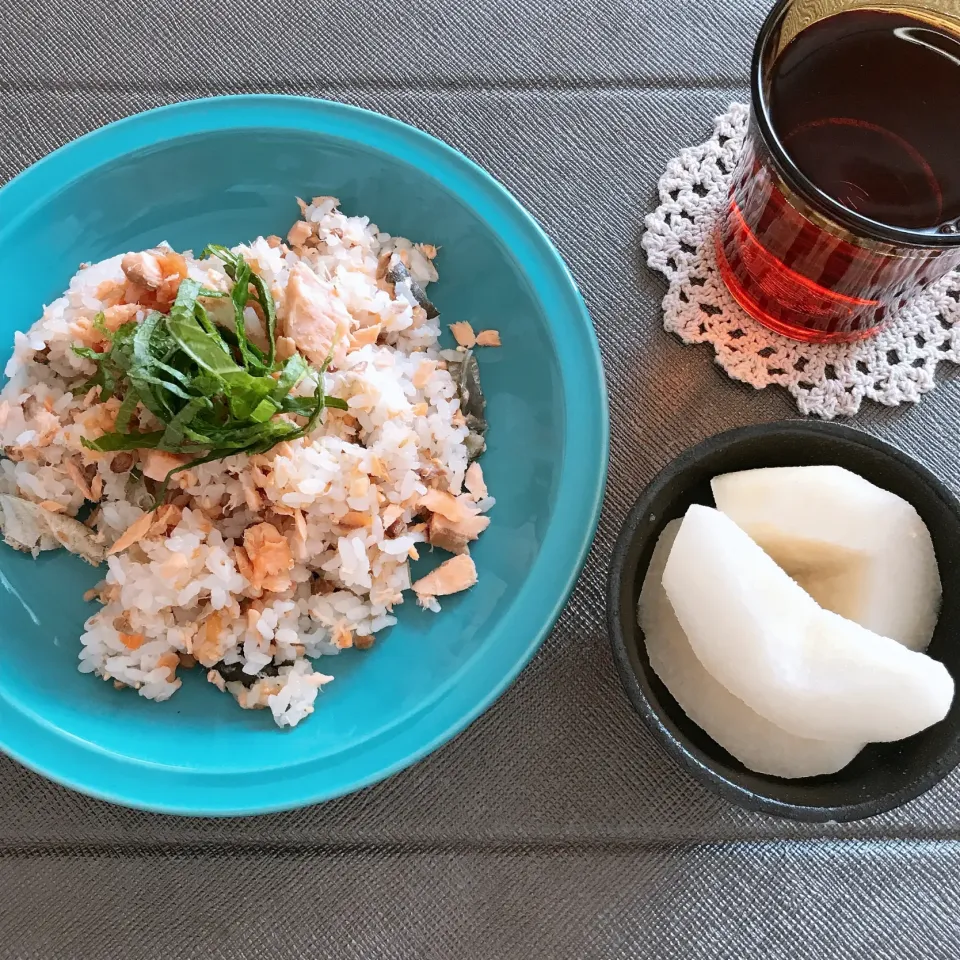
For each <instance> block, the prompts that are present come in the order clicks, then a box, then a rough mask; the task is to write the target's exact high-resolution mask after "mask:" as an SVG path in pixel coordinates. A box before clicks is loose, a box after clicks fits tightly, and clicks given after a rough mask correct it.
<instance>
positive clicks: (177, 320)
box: [73, 245, 347, 504]
mask: <svg viewBox="0 0 960 960" xmlns="http://www.w3.org/2000/svg"><path fill="white" fill-rule="evenodd" d="M201 256H202V257H208V256H216V257H218V258H219V259H220V260H222V261H223V263H224V267H225V270H226V273H227V276H229V277H230V279H231V280H232V281H233V287H232V289H231V291H230V293H229V294H223V293H220V292H218V291H215V290H208V289H206V288H204V287H203V286H202V285H201V284H200V283H199V282H197V281H196V280H191V279H186V280H182V281H181V283H180V289H179V292H178V293H177V299H176V301H175V302H174V304H173V306H172V307H171V308H170V312H169V314H163V313H160V312H159V311H156V310H152V311H150V313H148V314H147V316H146V318H145V319H144V321H143V322H142V323H139V324H138V323H126V324H124V325H123V326H122V327H120V328H119V329H118V330H117V331H115V332H113V333H111V332H110V331H109V330H107V328H106V327H105V326H104V321H103V316H102V315H100V316H98V317H97V318H96V320H95V321H94V325H95V327H96V328H97V329H98V330H99V331H100V332H101V333H102V334H103V335H104V337H105V338H106V339H107V341H108V344H109V346H108V349H107V350H106V351H105V352H103V353H97V352H96V351H95V350H91V349H90V348H89V347H77V346H75V347H74V348H73V350H74V352H75V353H76V354H77V355H78V356H81V357H85V358H86V359H88V360H91V361H93V362H94V363H95V364H96V365H97V371H96V373H95V374H94V375H93V376H92V377H91V378H90V379H89V380H88V381H87V382H86V383H85V384H84V385H83V386H82V387H81V388H80V389H81V390H84V391H86V390H89V389H90V388H91V387H99V388H100V399H101V400H108V399H110V398H111V397H118V398H120V400H121V404H120V410H119V412H118V414H117V419H116V424H115V430H114V431H112V432H111V433H106V434H104V435H103V436H102V437H99V438H97V439H96V440H87V439H86V438H84V439H83V441H82V442H83V445H84V446H85V447H88V448H89V449H91V450H98V451H100V452H111V451H117V450H136V449H154V450H164V451H167V452H169V453H177V454H182V455H185V456H189V457H191V460H190V461H189V462H188V463H185V464H184V465H183V466H182V467H178V468H176V469H174V470H171V471H170V473H168V474H167V476H166V479H165V480H164V481H163V483H162V484H161V487H160V489H159V490H158V492H157V496H156V503H157V504H159V503H160V502H162V500H163V498H164V495H165V494H166V489H167V485H168V484H169V482H170V478H171V477H172V476H173V474H175V473H177V472H179V471H180V470H187V469H189V468H190V467H196V466H199V465H200V464H202V463H209V462H210V461H212V460H221V459H223V458H224V457H230V456H234V455H235V454H238V453H246V454H257V453H265V452H266V451H267V450H269V449H271V448H272V447H274V446H276V445H277V444H278V443H281V442H282V441H284V440H296V439H298V438H299V437H303V436H306V435H307V434H308V433H310V432H311V431H312V430H314V428H315V427H316V425H317V424H318V423H319V421H320V416H321V414H322V413H323V409H324V407H335V408H337V409H340V410H346V409H347V405H346V403H345V402H344V401H343V400H339V399H337V398H336V397H327V396H325V395H324V391H323V374H324V371H325V370H326V368H327V363H329V360H328V361H327V363H324V365H323V367H322V368H321V369H320V370H319V371H317V372H316V374H315V376H316V389H315V390H314V392H313V395H312V396H308V397H291V396H290V392H291V391H292V390H293V389H294V388H295V387H296V386H297V385H298V384H299V383H300V382H301V381H302V380H303V379H304V378H305V377H306V376H308V375H309V373H310V367H309V365H308V364H307V362H306V361H305V360H304V359H303V357H302V356H301V355H300V354H294V355H293V356H292V357H291V358H290V359H289V360H287V361H285V362H279V361H277V359H276V326H277V312H276V306H275V304H274V302H273V297H272V296H271V294H270V291H269V289H268V288H267V285H266V284H265V283H264V282H263V280H262V279H261V278H260V277H259V276H257V274H256V273H254V272H253V270H251V268H250V265H249V264H248V263H247V262H246V261H245V260H244V259H243V257H242V256H240V255H239V254H235V253H233V252H231V251H230V250H228V249H227V248H226V247H221V246H215V245H211V246H209V247H207V249H206V250H204V252H203V253H202V254H201ZM205 299H206V300H210V299H228V300H229V301H230V302H231V304H232V305H233V313H234V327H233V329H228V328H225V327H221V326H218V325H217V324H216V323H214V322H213V320H212V319H211V318H210V314H209V313H208V312H207V310H206V308H205V307H204V305H203V303H202V302H201V301H203V300H205ZM250 303H256V304H257V305H258V306H259V308H260V312H261V313H262V314H263V317H264V320H265V326H266V332H267V343H268V348H267V351H266V353H264V352H263V351H262V350H261V349H260V348H259V347H257V345H256V344H254V343H252V342H251V341H250V340H249V339H248V337H247V332H246V324H245V322H244V315H243V314H244V310H245V309H246V307H247V306H248V305H249V304H250ZM138 404H142V405H143V406H144V407H145V408H146V409H147V410H149V411H150V413H152V414H153V416H154V417H156V418H157V420H159V421H160V422H161V423H162V424H163V429H161V430H153V431H149V432H140V431H138V430H131V429H130V424H131V421H132V419H133V416H134V413H135V412H136V409H137V406H138ZM282 414H288V415H292V416H297V417H306V418H307V422H306V424H304V425H303V426H298V425H297V424H296V423H294V422H291V421H290V420H289V419H288V417H285V416H281V415H282Z"/></svg>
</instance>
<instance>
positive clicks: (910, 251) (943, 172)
mask: <svg viewBox="0 0 960 960" xmlns="http://www.w3.org/2000/svg"><path fill="white" fill-rule="evenodd" d="M765 94H766V105H767V110H768V115H769V118H770V124H771V126H772V128H773V131H774V134H775V136H776V137H777V139H779V141H780V144H781V145H782V147H783V149H784V151H785V152H786V154H787V156H788V158H789V160H790V161H791V162H792V163H793V164H794V165H795V166H796V168H797V169H799V171H800V172H801V173H802V174H803V175H804V176H805V177H806V178H807V179H808V180H809V181H810V182H811V183H812V184H813V185H814V186H815V187H816V188H817V189H818V190H819V191H822V192H823V193H824V194H826V195H827V196H829V197H830V198H832V199H833V200H835V201H837V202H838V203H840V204H841V205H843V206H844V207H846V208H847V209H849V210H852V211H854V212H855V213H857V214H859V215H860V216H862V217H866V218H868V219H870V220H872V221H874V222H875V223H877V224H880V225H881V226H885V227H895V228H900V229H906V230H910V231H913V232H915V237H914V238H913V239H911V240H910V241H909V242H907V243H904V245H903V246H902V247H901V248H900V249H895V248H893V247H891V248H890V250H887V249H884V247H883V244H882V243H880V244H876V243H873V242H871V241H870V240H869V239H867V240H866V241H865V242H862V241H860V240H859V239H858V238H857V237H856V236H849V235H848V234H846V233H845V232H844V231H843V230H833V231H830V230H825V229H824V228H823V226H822V223H823V221H822V220H821V219H820V217H819V216H818V214H820V213H824V212H825V215H826V217H827V218H828V219H830V218H831V214H830V212H829V208H825V211H822V210H818V207H817V201H816V191H813V192H812V196H811V192H810V191H809V189H807V197H806V200H801V199H798V196H797V195H796V194H795V193H794V192H793V191H791V190H789V189H787V188H785V187H784V184H783V182H782V181H781V180H780V178H779V176H778V175H777V174H776V172H775V169H774V165H773V164H772V162H771V154H770V151H769V150H768V148H767V145H766V144H765V143H764V142H763V138H762V136H760V135H759V134H758V132H757V128H756V125H755V124H754V126H753V129H752V130H751V135H750V137H748V140H747V143H746V145H745V148H744V154H743V156H742V157H741V160H740V163H739V166H738V168H737V171H736V174H735V178H734V185H733V187H732V189H731V196H730V211H729V216H728V218H727V220H726V222H725V224H724V225H723V227H722V229H721V230H720V232H719V234H718V243H717V250H718V259H719V263H720V268H721V272H722V274H723V277H724V281H725V282H726V284H727V286H728V287H729V288H730V290H731V292H732V293H733V295H734V296H735V297H736V299H737V300H739V301H740V303H741V304H742V305H743V306H744V307H745V308H746V309H747V310H748V311H749V312H750V313H751V314H753V315H754V316H756V317H757V318H758V319H760V320H761V321H762V322H764V323H765V324H767V325H768V326H770V327H772V328H773V329H776V330H780V331H781V332H783V333H786V334H788V335H789V336H793V337H797V338H799V339H810V340H830V339H838V340H845V339H856V338H858V337H862V336H866V335H868V334H870V333H871V332H873V331H874V330H875V329H877V328H878V327H879V326H882V325H883V323H884V322H885V320H886V319H887V318H888V317H889V315H890V313H891V311H894V310H896V309H897V308H898V307H900V306H902V305H903V304H904V303H905V302H906V300H907V299H908V298H909V297H910V296H911V295H912V294H913V293H915V292H916V291H917V290H918V289H920V288H921V287H923V286H925V285H926V284H928V283H929V282H931V280H933V279H935V278H936V277H938V276H941V275H942V274H943V273H945V272H946V271H947V269H949V268H950V267H952V266H954V265H956V264H957V262H958V261H960V251H958V248H957V247H952V248H944V249H934V250H931V249H924V247H925V245H926V244H930V243H931V241H932V244H931V245H933V246H935V245H936V240H935V239H934V238H947V237H953V236H955V235H958V234H960V37H958V36H957V35H955V34H953V33H951V32H949V31H947V30H945V29H944V28H942V27H941V26H940V25H938V24H936V23H935V22H933V21H932V20H931V22H929V23H928V22H925V21H923V20H920V19H917V18H914V17H911V16H907V15H904V14H901V13H895V12H890V11H880V10H862V9H861V10H852V11H847V12H844V13H839V14H836V15H834V16H831V17H826V18H825V19H823V20H820V21H819V22H816V23H814V24H812V25H811V26H809V27H807V28H806V29H804V30H802V31H801V32H800V33H799V34H797V36H795V37H794V38H793V39H792V40H791V41H790V42H789V43H788V44H787V45H786V47H785V48H784V49H783V51H782V52H781V53H780V55H779V56H778V57H777V58H776V60H775V62H774V63H773V64H772V67H771V68H770V69H769V71H768V73H767V75H766V77H765ZM756 108H757V104H756V103H754V110H756ZM785 194H789V199H788V197H787V195H785ZM914 244H915V245H916V249H914V246H913V245H914ZM891 250H892V251H893V253H894V255H893V256H891V255H890V254H891Z"/></svg>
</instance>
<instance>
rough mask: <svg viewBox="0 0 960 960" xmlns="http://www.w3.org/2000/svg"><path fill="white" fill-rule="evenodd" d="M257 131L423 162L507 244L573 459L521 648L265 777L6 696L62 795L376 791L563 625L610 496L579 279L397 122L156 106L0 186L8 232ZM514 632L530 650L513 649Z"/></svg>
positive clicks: (296, 110)
mask: <svg viewBox="0 0 960 960" xmlns="http://www.w3.org/2000/svg"><path fill="white" fill-rule="evenodd" d="M252 128H261V129H262V128H273V129H280V130H287V131H295V132H300V133H312V134H317V135H320V136H327V137H334V138H339V139H346V140H350V141H354V142H359V143H360V144H362V145H363V146H365V147H367V148H368V149H371V150H375V151H379V152H381V153H385V154H387V155H390V156H392V157H393V158H395V159H397V160H399V161H401V162H406V163H408V164H411V165H413V166H415V167H417V168H418V169H420V170H421V171H422V172H423V173H424V174H426V175H427V176H430V177H432V178H433V179H434V180H436V181H438V182H439V183H440V184H441V185H442V186H443V187H444V188H445V189H447V190H448V191H450V192H452V193H454V194H455V195H457V196H459V197H460V198H461V199H462V200H463V201H464V203H466V204H467V205H469V206H470V207H472V208H473V209H474V210H475V211H476V212H477V214H478V216H480V217H481V218H482V219H483V220H484V221H485V222H486V223H487V225H488V226H489V228H490V229H491V231H492V232H493V233H494V234H495V235H497V236H499V237H500V238H501V240H503V241H504V247H505V249H506V250H508V251H509V254H510V256H512V257H513V259H514V262H515V263H516V265H517V266H518V267H519V269H520V270H521V272H522V273H523V274H524V275H525V277H526V278H527V280H528V282H529V283H530V285H531V288H532V289H533V291H534V295H535V296H536V299H537V300H538V301H539V303H540V304H541V308H542V310H543V314H544V315H545V316H546V317H548V318H549V321H550V327H549V330H550V334H551V336H552V337H553V340H554V343H555V346H556V354H557V360H558V365H559V368H560V371H561V381H562V390H563V398H564V431H563V435H564V440H565V455H564V457H563V462H562V466H561V470H560V478H559V482H558V484H557V492H556V500H555V506H554V510H553V513H552V515H551V519H550V521H549V523H548V525H547V529H546V532H545V534H544V538H543V541H542V543H541V545H540V550H539V552H538V554H537V558H536V560H535V561H534V563H533V564H532V565H531V568H530V571H529V572H528V574H527V577H526V579H525V581H524V585H523V587H521V592H520V594H519V595H518V597H517V598H516V601H526V602H513V603H512V604H511V606H510V608H509V610H508V611H507V612H506V613H505V614H504V616H503V617H502V618H501V619H500V621H499V622H498V623H497V624H496V626H495V627H494V628H493V631H492V633H493V636H494V640H496V639H497V637H498V635H504V636H507V635H509V636H510V637H511V638H512V639H511V640H510V644H511V646H508V647H507V649H506V650H505V651H500V650H499V649H497V648H494V649H493V651H492V652H491V651H490V650H489V649H488V648H489V646H490V644H489V640H488V644H486V645H484V647H482V648H478V650H477V652H476V653H475V654H474V656H473V658H472V661H471V670H470V671H469V672H466V675H465V676H463V677H461V678H460V681H459V682H458V683H457V684H452V685H451V687H452V688H451V689H447V690H446V691H445V692H444V693H443V694H442V695H440V696H438V697H437V698H435V699H434V700H432V701H431V702H430V703H429V704H428V705H426V706H425V707H424V708H423V709H422V710H420V711H419V712H418V713H416V714H415V715H414V716H412V717H411V718H409V719H408V720H407V721H406V722H404V723H401V724H398V725H397V727H396V728H394V729H391V730H388V731H387V732H386V733H385V734H384V735H383V736H378V737H373V738H371V739H370V740H368V741H365V742H364V743H363V744H361V745H360V746H359V748H358V749H359V750H360V751H362V755H361V757H360V760H362V761H363V762H358V761H357V759H356V758H353V759H351V758H350V757H348V758H343V757H334V758H332V759H333V762H332V763H329V762H327V761H324V760H314V761H307V762H305V763H303V764H298V765H292V766H289V767H286V768H280V769H279V770H277V771H273V772H272V773H271V775H270V776H268V777H264V776H262V775H259V774H258V775H255V776H252V777H250V776H248V777H245V776H244V775H242V774H240V775H238V776H236V777H232V776H230V775H220V774H216V773H198V772H195V771H188V770H182V769H178V768H174V767H165V766H160V765H155V764H150V763H145V762H142V761H136V760H133V759H131V758H128V757H123V756H120V755H116V754H112V753H109V752H107V751H105V750H103V749H101V748H99V747H98V746H97V745H96V744H92V743H87V742H84V741H81V740H79V739H78V738H76V737H74V736H73V735H71V734H70V733H68V732H67V731H62V730H58V729H54V728H53V727H52V726H51V725H50V724H48V723H46V722H45V721H44V719H43V718H42V717H40V716H37V715H35V714H30V715H27V714H25V713H24V712H22V711H21V710H20V709H19V708H17V707H14V706H13V705H11V704H10V703H9V702H8V701H6V700H5V699H4V698H3V697H0V751H2V752H4V753H6V754H8V755H9V756H11V757H12V758H14V759H15V760H17V761H19V762H20V763H22V764H23V765H24V766H26V767H29V768H31V769H33V770H35V771H36V772H38V773H40V774H42V775H44V776H46V777H48V778H50V779H52V780H55V781H57V782H59V783H61V784H62V785H64V786H67V787H70V788H72V789H75V790H78V791H80V792H82V793H85V794H88V795H90V796H94V797H97V798H99V799H103V800H108V801H111V802H113V803H118V804H121V805H124V806H129V807H134V808H137V809H142V810H149V811H153V812H159V813H170V814H179V815H196V816H243V815H253V814H260V813H271V812H277V811H282V810H289V809H294V808H297V807H301V806H305V805H308V804H313V803H319V802H322V801H325V800H329V799H333V798H335V797H338V796H342V795H344V794H347V793H351V792H353V791H355V790H359V789H361V788H363V787H366V786H369V785H371V784H373V783H376V782H379V781H380V780H383V779H385V778H387V777H389V776H391V775H392V774H394V773H396V772H398V771H399V770H402V769H404V768H405V767H408V766H410V765H412V764H413V763H415V762H416V761H418V760H420V759H422V758H423V757H424V756H426V755H427V754H429V753H431V752H432V751H434V750H435V749H437V748H438V747H440V746H441V745H442V744H444V743H446V742H447V741H448V740H450V739H452V738H453V737H454V736H456V735H457V734H458V733H460V732H461V731H462V730H464V729H465V728H466V727H467V726H468V725H469V724H470V723H471V722H472V721H473V720H475V719H476V718H477V717H478V716H479V715H480V714H481V713H483V712H484V711H485V710H486V709H487V708H488V707H489V706H490V705H491V704H492V703H493V702H494V701H495V700H496V699H497V698H498V697H499V696H500V695H501V694H502V693H503V692H504V691H505V690H506V689H507V688H508V687H509V686H510V684H511V683H512V682H513V681H514V680H515V678H516V677H517V675H518V674H519V673H520V671H521V670H522V669H523V667H524V666H526V664H527V663H528V662H529V661H530V659H531V658H532V657H533V655H534V654H535V653H536V651H537V650H538V649H539V647H540V645H541V644H542V642H543V640H544V639H545V638H546V636H547V634H548V633H549V632H550V630H551V629H552V628H553V625H554V624H555V622H556V620H557V618H558V617H559V616H560V613H561V611H562V610H563V607H564V605H565V604H566V601H567V599H568V598H569V596H570V594H571V592H572V591H573V588H574V586H575V585H576V582H577V580H578V578H579V574H580V571H581V570H582V568H583V564H584V562H585V561H586V557H587V553H588V551H589V548H590V546H591V544H592V542H593V538H594V535H595V533H596V528H597V524H598V521H599V518H600V509H601V505H602V502H603V495H604V490H605V485H606V476H607V464H608V457H609V414H608V399H607V391H606V381H605V377H604V373H603V365H602V361H601V355H600V348H599V344H598V342H597V338H596V334H595V331H594V328H593V324H592V322H591V320H590V316H589V314H588V312H587V308H586V305H585V303H584V301H583V298H582V296H581V295H580V292H579V290H578V288H577V285H576V282H575V281H574V279H573V277H572V275H571V274H570V271H569V269H568V268H567V266H566V264H565V263H564V261H563V259H562V257H561V255H560V254H559V252H558V251H557V250H556V248H555V247H554V246H553V244H552V242H551V241H550V239H549V238H548V237H547V235H546V233H545V232H544V231H543V229H542V228H541V227H540V226H539V224H538V223H537V222H536V220H535V219H534V218H533V217H532V216H531V214H529V213H528V212H527V211H526V210H525V209H524V208H523V207H522V206H521V205H520V203H519V202H518V201H517V200H516V199H514V197H513V196H512V195H511V194H510V193H509V192H508V191H507V189H506V188H505V187H504V186H503V185H502V184H500V183H499V182H498V181H497V180H496V179H494V177H493V176H491V175H490V174H489V173H487V172H486V171H485V170H484V169H483V168H482V167H480V166H479V165H477V164H476V163H474V162H473V161H472V160H470V159H469V158H467V157H466V156H465V155H464V154H462V153H460V152H459V151H458V150H455V149H454V148H453V147H451V146H449V145H448V144H445V143H443V142H442V141H441V140H439V139H437V138H435V137H433V136H431V135H429V134H427V133H425V132H423V131H421V130H418V129H417V128H415V127H412V126H410V125H408V124H405V123H403V122H401V121H399V120H395V119H393V118H390V117H386V116H384V115H382V114H378V113H375V112H373V111H369V110H365V109H362V108H360V107H354V106H350V105H347V104H342V103H336V102H334V101H329V100H323V99H319V98H312V97H300V96H287V95H274V94H244V95H237V96H226V97H211V98H204V99H199V100H188V101H183V102H180V103H175V104H171V105H168V106H163V107H158V108H156V109H152V110H148V111H145V112H142V113H139V114H135V115H133V116H130V117H126V118H124V119H121V120H117V121H115V122H113V123H110V124H108V125H106V126H104V127H101V128H99V129H97V130H94V131H92V132H90V133H87V134H86V135H84V136H82V137H80V138H78V139H76V140H73V141H71V142H69V143H67V144H65V145H64V146H62V147H60V148H59V149H57V150H55V151H54V152H53V153H51V154H49V155H47V156H45V157H44V158H42V159H41V160H39V161H37V162H36V163H35V164H33V165H32V166H31V167H28V168H27V169H26V170H24V171H23V172H22V173H20V174H19V175H18V176H17V177H15V178H14V179H13V180H11V181H10V182H9V183H7V184H6V185H5V186H4V187H3V188H0V223H2V224H3V227H2V228H0V234H2V233H7V232H8V231H11V230H15V229H16V227H17V224H18V222H19V221H20V220H21V219H22V218H24V217H26V216H28V215H29V213H30V210H31V209H32V208H33V207H35V206H38V205H40V204H42V203H45V202H47V201H48V200H49V198H50V197H51V196H52V195H55V193H57V192H59V191H61V190H63V189H64V188H65V187H66V186H67V185H68V184H69V183H71V182H74V181H76V180H78V179H80V178H81V177H83V176H85V175H87V174H88V173H90V172H91V171H93V170H95V169H97V168H98V167H100V166H102V165H104V164H107V163H110V162H112V161H115V160H117V159H118V158H120V157H122V156H125V155H129V154H131V153H134V152H136V151H138V150H143V149H148V148H150V147H151V146H155V145H157V144H160V143H164V142H168V141H171V140H176V139H181V138H184V137H188V136H194V135H204V134H210V133H214V132H220V131H227V130H237V129H240V130H243V129H252ZM571 441H575V443H576V453H575V454H573V453H572V451H573V449H574V444H573V443H572V442H571ZM518 637H519V638H525V639H523V641H522V642H521V643H517V640H516V638H518ZM504 642H505V641H504ZM511 651H512V652H511ZM283 773H286V774H287V775H286V776H282V774H283ZM265 780H267V781H269V782H264V781H265Z"/></svg>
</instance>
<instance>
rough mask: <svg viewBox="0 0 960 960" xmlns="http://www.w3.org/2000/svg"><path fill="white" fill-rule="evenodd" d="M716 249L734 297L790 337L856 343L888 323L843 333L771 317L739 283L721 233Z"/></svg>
mask: <svg viewBox="0 0 960 960" xmlns="http://www.w3.org/2000/svg"><path fill="white" fill-rule="evenodd" d="M714 249H715V250H716V255H717V266H718V267H719V268H720V277H721V279H722V280H723V284H724V286H725V287H726V288H727V290H729V291H730V295H731V296H732V297H733V299H734V300H736V301H737V303H738V304H739V305H740V306H741V307H742V308H743V309H744V310H745V311H746V312H747V313H748V314H749V315H750V316H751V317H753V319H754V320H756V321H757V323H759V324H761V325H762V326H764V327H766V328H767V329H768V330H773V331H774V333H779V334H781V335H782V336H784V337H789V339H791V340H798V341H800V342H801V343H856V342H858V341H860V340H867V339H869V338H870V337H873V336H876V334H878V333H879V332H880V331H881V330H882V329H883V328H884V326H885V324H877V326H875V327H870V328H869V329H867V330H846V331H843V332H840V333H828V332H827V331H825V330H817V329H816V328H813V327H805V326H802V325H801V324H793V323H786V322H784V321H783V320H781V319H780V318H778V317H772V316H770V314H769V313H767V312H766V311H765V310H764V309H763V308H762V307H761V306H760V305H759V304H758V303H757V301H756V300H755V299H754V298H753V297H752V296H751V295H750V293H749V292H748V291H747V289H746V288H745V287H744V286H743V284H742V283H741V282H740V280H739V278H738V277H737V275H736V274H735V273H734V271H733V270H732V269H731V268H730V264H729V263H728V261H727V257H726V254H725V253H724V251H723V243H722V242H721V239H720V232H719V231H717V232H716V233H715V234H714Z"/></svg>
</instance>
